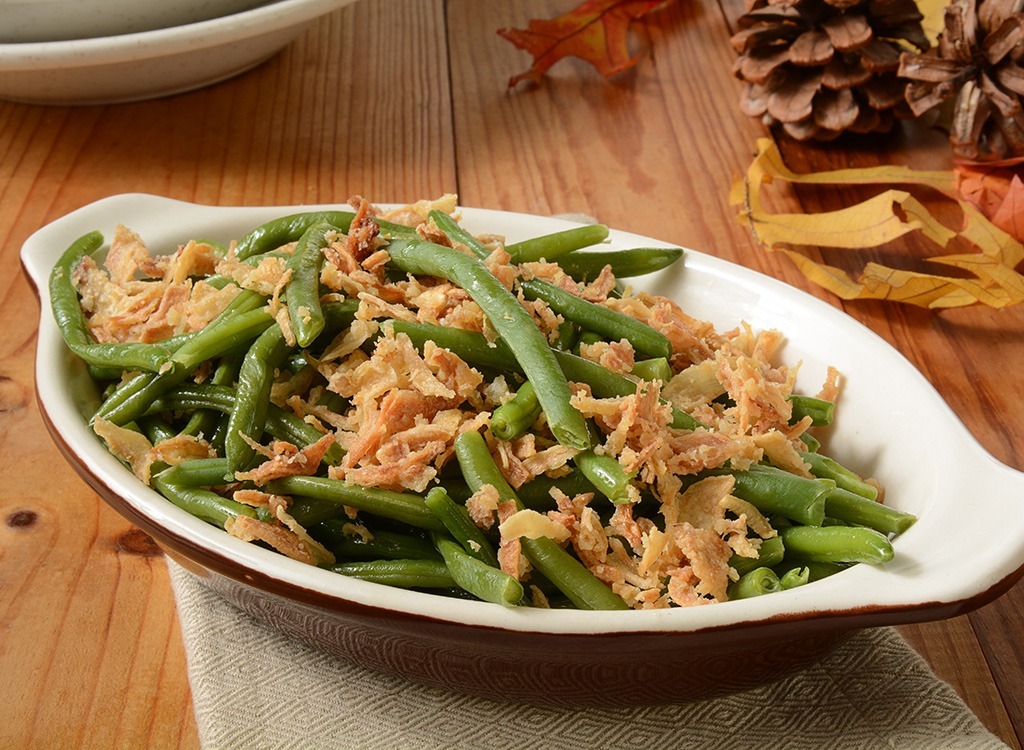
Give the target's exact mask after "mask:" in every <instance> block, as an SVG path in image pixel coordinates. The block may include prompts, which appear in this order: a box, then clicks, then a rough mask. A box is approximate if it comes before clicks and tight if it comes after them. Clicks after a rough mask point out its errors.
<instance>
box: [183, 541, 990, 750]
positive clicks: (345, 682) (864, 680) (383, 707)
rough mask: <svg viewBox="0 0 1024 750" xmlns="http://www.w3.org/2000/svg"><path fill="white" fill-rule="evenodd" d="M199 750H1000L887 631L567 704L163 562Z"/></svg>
mask: <svg viewBox="0 0 1024 750" xmlns="http://www.w3.org/2000/svg"><path fill="white" fill-rule="evenodd" d="M168 565H169V567H170V572H171V582H172V585H173V587H174V593H175V598H176V600H177V604H178V613H179V616H180V619H181V628H182V633H183V636H184V641H185V650H186V655H187V658H188V673H189V681H190V683H191V686H192V695H193V702H194V705H195V712H196V721H197V724H198V727H199V736H200V740H201V742H202V745H203V747H204V748H206V750H234V749H235V748H245V749H246V750H248V749H250V748H267V749H277V748H296V749H297V750H299V749H301V750H319V749H320V748H334V749H335V750H349V749H359V750H364V749H365V750H376V749H378V748H379V749H380V750H420V749H423V750H443V749H449V748H450V749H452V750H463V749H464V750H506V749H509V750H511V749H512V748H515V749H516V750H527V749H534V750H548V749H554V748H558V749H559V750H563V749H564V750H601V749H603V748H616V749H622V750H629V749H631V748H637V749H638V750H639V749H640V748H643V750H659V749H660V748H666V749H667V748H671V749H672V750H689V749H690V748H694V749H699V750H716V749H718V748H757V749H758V750H764V748H787V749H790V748H792V749H794V750H795V749H799V748H815V749H816V750H817V749H827V748H843V749H844V750H845V749H846V748H864V749H865V750H867V749H868V748H870V749H871V750H875V749H876V748H915V749H916V748H921V749H922V750H930V749H932V748H934V749H936V750H938V749H939V748H949V750H954V749H955V750H970V749H974V750H982V749H984V750H988V749H989V748H1005V747H1006V745H1004V744H1003V743H1002V742H1000V741H999V740H998V739H997V738H996V737H995V736H993V735H992V734H991V733H990V732H988V731H987V730H986V729H985V727H984V726H982V724H981V723H980V722H979V721H978V719H977V717H976V716H974V714H973V713H971V711H970V710H969V709H968V708H967V706H966V705H965V704H964V703H963V701H962V700H961V699H960V697H959V696H958V695H957V694H956V693H955V692H954V691H953V689H952V688H950V686H949V685H947V684H946V683H944V682H942V681H941V680H939V679H938V678H936V676H935V675H934V674H933V673H932V672H931V670H930V669H929V668H928V666H927V664H925V662H924V661H923V660H922V659H921V657H919V656H918V655H917V654H916V653H915V652H914V651H913V650H912V649H911V648H910V647H909V646H908V645H907V643H906V641H904V640H903V638H902V637H901V636H900V635H899V634H898V633H897V632H896V631H895V630H893V629H891V628H880V629H875V630H867V631H863V632H861V633H858V634H856V635H854V636H853V637H852V638H850V639H849V640H847V641H846V642H844V643H843V645H841V646H840V647H839V648H838V649H837V650H836V651H834V652H832V653H831V654H830V655H828V656H827V657H826V658H825V659H823V660H822V661H820V662H819V663H818V664H816V665H815V666H813V667H811V668H809V669H807V670H805V671H803V672H801V673H799V674H797V675H794V676H792V677H789V678H788V679H785V680H783V681H781V682H778V683H775V684H773V685H769V686H765V687H761V688H757V689H755V690H750V691H747V692H745V693H740V694H737V695H731V696H727V697H724V698H717V699H715V700H709V701H703V702H697V703H689V704H685V705H680V706H656V707H651V708H637V709H632V708H630V709H614V710H607V709H601V710H592V709H584V710H574V709H562V708H548V707H537V706H524V705H520V704H514V703H502V702H496V701H490V700H486V699H483V698H477V697H471V696H466V695H462V694H459V693H454V692H450V691H446V690H443V689H440V688H435V687H425V686H422V685H419V684H415V683H412V682H409V681H407V680H403V679H401V678H399V677H395V676H392V675H386V674H379V673H377V672H373V671H370V670H368V669H365V668H364V667H361V666H359V665H356V664H354V663H351V662H347V661H344V660H341V659H337V658H335V657H332V656H328V655H326V654H324V653H321V652H319V651H316V650H315V649H312V648H309V647H307V646H306V645H304V644H302V643H299V642H298V641H295V640H292V639H290V638H288V637H287V636H285V635H283V634H282V633H280V632H279V631H278V630H276V629H274V628H272V627H270V626H268V625H265V624H264V623H262V622H259V621H257V620H254V619H253V618H251V617H250V616H249V615H247V614H245V613H243V612H241V611H240V610H238V609H236V608H235V607H234V606H233V605H231V604H229V603H228V602H226V601H225V600H223V599H221V598H220V597H219V596H218V595H217V594H215V593H213V592H212V591H210V590H209V589H207V588H206V587H205V586H203V584H202V583H201V582H199V580H198V579H196V578H195V577H194V576H192V574H190V573H188V572H186V571H185V570H184V569H183V568H181V567H179V566H178V565H177V564H176V563H174V562H173V561H170V560H168Z"/></svg>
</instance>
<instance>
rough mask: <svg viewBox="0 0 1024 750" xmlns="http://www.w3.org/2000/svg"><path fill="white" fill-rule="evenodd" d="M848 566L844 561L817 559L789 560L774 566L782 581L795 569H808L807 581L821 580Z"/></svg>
mask: <svg viewBox="0 0 1024 750" xmlns="http://www.w3.org/2000/svg"><path fill="white" fill-rule="evenodd" d="M847 567H848V566H846V565H843V564H842V563H830V562H818V561H815V560H800V561H788V562H783V563H781V564H780V565H775V566H773V568H772V569H773V570H774V571H775V574H776V575H777V576H778V577H779V580H780V581H781V580H782V579H783V578H785V577H786V576H787V575H789V574H790V573H791V572H792V571H793V570H799V571H807V582H808V583H811V582H813V581H820V580H821V579H822V578H828V577H829V576H833V575H835V574H836V573H839V572H841V571H844V570H846V568H847Z"/></svg>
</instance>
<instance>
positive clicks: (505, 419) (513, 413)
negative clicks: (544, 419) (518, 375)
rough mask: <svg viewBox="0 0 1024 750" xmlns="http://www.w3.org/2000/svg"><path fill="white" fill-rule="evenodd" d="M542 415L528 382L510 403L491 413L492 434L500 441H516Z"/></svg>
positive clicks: (520, 387)
mask: <svg viewBox="0 0 1024 750" xmlns="http://www.w3.org/2000/svg"><path fill="white" fill-rule="evenodd" d="M540 414H541V408H540V401H539V400H538V399H537V394H536V392H534V390H533V384H532V383H531V382H530V381H529V380H527V381H526V382H525V383H523V384H522V385H521V386H519V390H518V391H516V395H515V396H513V397H512V399H511V400H510V401H506V402H505V403H504V404H502V405H501V406H499V407H498V408H496V409H495V410H494V411H493V412H492V413H491V432H493V433H494V436H495V437H496V438H498V439H499V440H515V439H516V438H517V437H519V436H520V435H522V434H523V433H524V432H526V431H527V430H528V429H530V427H531V426H532V425H533V423H534V422H536V421H537V417H539V416H540Z"/></svg>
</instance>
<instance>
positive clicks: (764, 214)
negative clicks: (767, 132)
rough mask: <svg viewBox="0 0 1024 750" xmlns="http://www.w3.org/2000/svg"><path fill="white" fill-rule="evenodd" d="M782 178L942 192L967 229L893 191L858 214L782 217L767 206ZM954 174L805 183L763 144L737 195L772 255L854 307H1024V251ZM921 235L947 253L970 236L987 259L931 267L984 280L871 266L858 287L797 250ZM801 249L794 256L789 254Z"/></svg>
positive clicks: (851, 172) (819, 177) (850, 172)
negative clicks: (768, 186)
mask: <svg viewBox="0 0 1024 750" xmlns="http://www.w3.org/2000/svg"><path fill="white" fill-rule="evenodd" d="M774 179H780V180H784V181H787V182H796V183H803V184H818V185H868V184H886V185H888V184H900V185H921V186H927V187H931V188H934V189H936V190H939V191H941V192H942V193H944V194H945V195H947V196H949V197H951V198H954V199H956V200H957V202H958V203H959V204H960V206H961V208H962V209H963V212H964V217H965V218H964V227H963V229H962V230H961V231H960V232H955V231H953V230H951V229H949V228H947V227H945V226H943V225H942V224H941V223H940V222H939V221H938V220H936V219H935V217H934V216H932V215H931V213H929V212H928V210H927V208H925V206H924V205H922V204H921V203H920V201H918V200H917V199H916V198H915V197H914V196H913V195H911V194H910V193H908V192H906V191H903V190H895V189H888V190H885V191H884V192H882V193H880V194H878V195H876V196H874V197H872V198H869V199H867V200H865V201H862V202H861V203H857V204H855V205H853V206H847V207H846V208H842V209H839V210H836V211H826V212H820V213H816V214H793V213H772V212H770V211H767V210H765V209H764V207H763V205H762V203H761V188H762V186H763V185H764V184H765V183H768V182H771V181H772V180H774ZM955 186H956V181H955V177H954V174H953V172H951V171H950V172H924V171H918V170H913V169H909V168H907V167H901V166H894V165H892V166H882V167H875V168H870V169H841V170H833V171H829V172H818V173H813V174H796V173H794V172H792V171H791V170H790V169H789V168H788V167H786V165H785V163H784V162H783V160H782V155H781V154H780V153H779V150H778V148H777V147H776V146H775V144H774V143H772V142H771V141H770V140H768V139H760V140H758V154H757V156H756V157H755V158H754V161H753V163H752V164H751V165H750V168H749V169H748V170H747V174H746V175H744V176H743V177H742V178H741V179H739V180H737V181H736V182H735V183H734V184H733V186H732V190H731V191H730V202H731V203H732V204H733V205H735V206H739V207H740V210H739V216H738V219H739V221H740V222H741V223H743V224H744V225H745V226H747V227H748V228H749V229H750V231H751V233H752V234H753V235H754V238H755V239H756V240H757V241H758V242H760V243H761V244H762V245H764V246H765V247H767V248H768V249H769V250H774V251H780V252H783V253H785V254H786V255H787V256H788V257H789V258H791V259H792V260H793V262H794V263H795V264H796V266H797V268H799V269H800V271H801V272H802V273H803V274H804V275H805V276H806V277H807V278H808V279H810V280H811V281H812V282H814V283H815V284H818V285H819V286H822V287H824V288H825V289H827V290H829V291H830V292H832V293H833V294H835V295H837V296H839V297H841V298H842V299H847V300H856V299H884V300H891V301H896V302H904V303H907V304H912V305H917V306H920V307H929V308H942V307H962V306H964V305H970V304H975V303H981V304H985V305H989V306H991V307H1006V306H1007V305H1012V304H1016V303H1018V302H1024V276H1022V275H1021V274H1019V273H1018V272H1017V271H1016V270H1015V268H1016V266H1017V265H1018V264H1020V263H1021V261H1022V260H1024V246H1022V245H1021V243H1020V242H1018V241H1017V240H1016V239H1014V238H1013V237H1012V236H1011V235H1009V234H1007V233H1006V232H1004V231H1003V230H1001V229H999V228H998V227H997V226H995V225H994V224H992V222H990V221H989V220H988V219H987V218H985V216H984V215H983V214H981V212H980V211H978V210H977V209H976V208H975V207H974V206H973V205H971V204H970V203H968V202H967V201H964V200H961V199H959V196H958V194H957V192H956V187H955ZM912 232H918V233H920V234H921V235H922V236H924V237H927V238H928V239H929V240H931V241H932V242H934V243H935V244H937V245H938V246H939V247H946V246H947V245H948V244H949V242H950V241H951V240H953V239H954V238H955V237H958V236H959V237H960V238H962V239H964V240H966V241H968V242H970V243H971V244H973V245H975V246H976V247H977V248H978V249H979V250H981V252H980V253H978V254H955V255H942V256H936V257H932V258H929V259H928V260H930V261H933V262H935V263H940V264H943V265H946V266H949V267H951V268H957V269H959V270H961V271H964V272H966V273H968V274H971V275H972V276H973V277H974V278H960V277H954V276H940V275H936V274H928V273H921V272H917V271H905V270H896V269H892V268H887V267H885V266H883V265H880V264H878V263H868V264H866V265H865V267H864V270H863V271H862V272H861V274H860V276H859V277H858V278H857V279H853V278H851V277H850V275H849V274H847V273H846V272H845V271H844V270H842V269H840V268H836V267H835V266H830V265H826V264H824V263H819V262H817V261H815V260H812V259H811V258H809V257H807V256H806V255H804V254H803V253H801V252H799V251H798V250H795V249H793V247H792V246H796V247H800V246H805V247H806V246H814V247H831V248H840V249H848V250H857V249H863V248H868V247H878V246H879V245H883V244H885V243H887V242H890V241H892V240H895V239H897V238H899V237H902V236H904V235H906V234H909V233H912ZM786 246H791V247H786Z"/></svg>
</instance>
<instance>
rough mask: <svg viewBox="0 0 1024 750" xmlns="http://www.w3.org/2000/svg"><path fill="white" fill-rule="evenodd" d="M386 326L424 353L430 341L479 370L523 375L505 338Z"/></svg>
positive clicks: (423, 327) (393, 323)
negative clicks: (406, 338)
mask: <svg viewBox="0 0 1024 750" xmlns="http://www.w3.org/2000/svg"><path fill="white" fill-rule="evenodd" d="M384 325H389V326H391V327H392V329H393V330H394V332H395V334H399V333H404V334H405V335H406V336H408V337H409V340H410V341H412V343H413V346H415V347H416V348H417V349H420V350H422V349H423V346H424V344H426V342H428V341H433V342H434V343H435V344H437V345H438V346H439V347H441V348H442V349H447V350H448V351H450V352H451V353H452V354H455V355H456V356H458V357H459V358H460V359H461V360H463V361H464V362H466V363H468V364H471V365H474V366H476V367H488V368H491V369H493V370H499V371H503V372H515V373H519V374H522V372H523V369H522V368H521V367H520V366H519V363H518V362H517V361H516V357H515V355H514V354H513V353H512V350H511V349H509V348H508V345H507V344H506V343H505V342H504V341H502V340H501V339H498V340H496V341H494V342H490V341H488V340H487V338H486V337H485V336H484V335H483V334H482V333H475V332H473V331H465V330H462V329H460V328H442V327H441V326H435V325H430V324H429V323H412V322H409V321H405V320H389V321H387V322H386V323H385V324H384ZM531 325H532V323H531Z"/></svg>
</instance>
